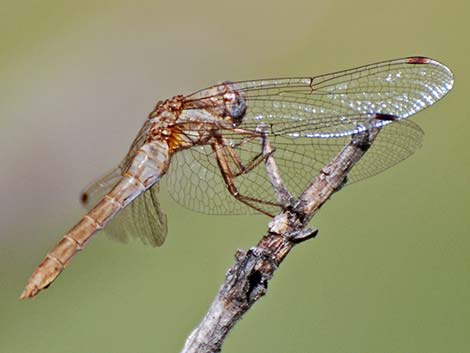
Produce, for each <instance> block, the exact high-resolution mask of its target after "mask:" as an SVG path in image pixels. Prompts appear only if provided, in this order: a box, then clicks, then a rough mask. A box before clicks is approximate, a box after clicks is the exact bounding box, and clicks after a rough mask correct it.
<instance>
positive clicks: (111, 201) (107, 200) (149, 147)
mask: <svg viewBox="0 0 470 353" xmlns="http://www.w3.org/2000/svg"><path fill="white" fill-rule="evenodd" d="M168 150H169V148H168V145H167V144H166V142H165V141H161V140H156V141H152V142H150V143H147V144H144V145H143V146H142V147H141V148H140V149H139V150H138V151H137V152H136V154H135V157H134V158H133V159H132V160H131V163H130V164H129V166H128V168H127V170H126V171H125V172H124V173H123V175H122V178H121V179H120V180H119V182H118V183H117V184H116V185H115V186H114V187H113V189H112V190H111V191H110V192H109V193H108V194H106V195H105V196H104V197H103V198H102V199H101V200H100V201H99V202H98V203H97V204H96V206H95V207H93V208H92V209H91V210H90V211H89V212H88V213H87V214H86V215H85V216H83V218H82V219H81V220H80V222H78V223H77V224H76V225H75V226H74V227H73V228H72V229H71V230H70V231H69V232H68V233H67V234H65V235H64V236H63V237H62V239H61V240H60V241H59V242H58V243H57V244H56V246H54V248H53V249H52V250H51V251H49V253H48V254H47V255H46V257H45V258H44V260H43V261H42V262H41V263H40V264H39V266H38V267H37V268H36V270H35V271H34V273H33V274H32V275H31V277H30V279H29V281H28V284H27V285H26V288H25V290H24V291H23V293H22V294H21V297H20V298H22V299H23V298H31V297H34V296H35V295H36V294H38V293H39V292H40V291H41V290H42V289H44V288H47V287H48V286H49V285H50V284H51V283H52V282H53V281H54V280H55V279H56V278H57V276H59V274H60V273H61V272H62V271H63V270H64V269H65V267H66V266H67V265H68V264H69V263H70V261H71V259H72V258H73V256H74V255H75V254H76V253H77V252H78V251H80V250H82V249H83V248H84V246H85V245H86V243H87V242H88V241H89V240H90V239H91V237H92V236H93V235H94V234H95V233H96V232H97V231H99V230H100V229H102V228H104V227H105V226H106V224H107V223H108V222H109V221H110V220H111V219H112V218H113V217H114V216H116V215H117V214H118V213H119V211H121V210H122V209H123V208H124V207H126V206H127V205H129V204H130V203H131V202H132V201H133V200H134V199H135V198H136V197H138V196H139V195H141V194H142V193H143V192H145V191H146V190H147V189H148V188H150V187H151V186H153V185H154V184H155V183H156V182H158V181H159V180H160V178H161V177H162V175H163V174H165V173H166V171H167V169H168V164H169V154H168Z"/></svg>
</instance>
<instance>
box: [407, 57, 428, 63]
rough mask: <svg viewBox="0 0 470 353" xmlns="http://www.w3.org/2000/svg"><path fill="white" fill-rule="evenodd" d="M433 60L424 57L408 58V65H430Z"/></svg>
mask: <svg viewBox="0 0 470 353" xmlns="http://www.w3.org/2000/svg"><path fill="white" fill-rule="evenodd" d="M430 61H431V59H429V58H426V57H424V56H413V57H411V58H408V64H429V62H430Z"/></svg>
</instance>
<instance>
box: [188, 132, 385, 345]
mask: <svg viewBox="0 0 470 353" xmlns="http://www.w3.org/2000/svg"><path fill="white" fill-rule="evenodd" d="M378 133H379V129H377V128H372V129H369V130H365V131H363V132H361V133H357V134H356V135H353V136H352V138H351V141H350V142H349V143H348V144H347V145H346V146H344V147H343V149H342V150H341V151H340V152H339V153H338V154H337V155H336V157H335V158H333V159H332V160H331V161H330V162H329V163H328V164H327V165H326V166H325V167H324V168H323V170H322V171H321V173H320V175H318V176H317V177H316V178H315V179H314V180H313V181H312V182H311V183H310V184H309V185H308V186H307V188H306V189H305V190H304V192H303V193H302V194H301V195H300V197H299V198H298V199H297V200H291V195H290V193H289V192H288V191H287V188H285V185H284V183H283V182H282V178H281V176H280V175H279V172H278V169H277V166H276V164H275V160H274V158H273V151H272V150H271V147H270V145H269V142H268V141H267V139H265V141H263V153H265V157H266V168H267V171H268V176H269V178H270V181H271V183H272V184H273V188H274V190H275V192H276V194H277V197H278V199H279V200H280V201H281V203H282V204H283V205H284V207H285V209H284V210H283V211H282V212H281V213H280V214H279V215H278V216H276V217H275V218H273V219H272V220H271V222H270V223H269V228H268V232H267V234H266V235H264V236H263V237H262V239H261V240H260V241H259V243H258V244H257V245H256V246H255V247H253V248H251V249H250V250H248V251H242V250H238V251H237V253H236V254H235V263H234V264H233V266H232V267H230V269H229V270H228V272H227V274H226V276H225V282H224V283H223V284H222V286H221V287H220V289H219V291H218V293H217V295H216V297H215V299H214V301H213V302H212V304H211V306H210V308H209V310H208V312H207V313H206V315H205V317H204V319H203V320H202V321H201V323H200V324H199V325H198V326H197V327H196V329H194V331H193V332H192V333H191V334H190V335H189V337H188V338H187V340H186V343H185V345H184V348H183V350H182V351H181V352H182V353H190V352H191V353H195V352H197V353H209V352H211V353H212V352H220V350H221V347H222V344H223V342H224V340H225V338H226V337H227V334H228V333H229V332H230V330H231V329H232V328H233V326H234V325H235V324H236V323H237V322H238V321H239V319H240V318H241V317H242V316H243V315H244V314H245V313H246V312H247V311H248V310H249V309H250V307H251V306H252V305H253V304H254V303H255V302H256V301H257V300H258V299H260V298H261V297H262V296H263V295H264V294H266V291H267V286H268V282H269V280H271V278H272V276H273V274H274V271H275V270H276V269H277V268H278V267H279V265H280V264H281V262H282V261H283V260H284V258H285V257H286V256H287V254H288V253H289V252H290V251H291V250H292V248H293V247H294V246H295V245H297V244H299V243H302V242H303V241H305V240H308V239H311V238H313V237H315V235H316V234H317V230H314V229H307V228H306V227H307V225H308V223H309V221H310V220H311V219H312V217H313V216H314V215H315V213H316V212H317V211H318V210H319V209H320V207H321V206H322V205H323V204H324V203H325V202H326V201H327V200H328V199H329V198H330V196H331V195H332V194H333V193H334V192H336V191H337V190H339V189H340V188H341V187H342V186H343V185H344V183H345V182H346V177H347V174H348V173H349V171H350V170H351V168H352V167H353V166H354V165H355V164H356V163H357V162H358V161H359V160H360V159H361V158H362V156H363V155H364V153H365V152H366V151H367V149H368V148H369V147H370V145H371V144H372V142H373V141H374V139H375V137H376V136H377V134H378ZM274 154H275V153H274ZM287 201H289V202H287Z"/></svg>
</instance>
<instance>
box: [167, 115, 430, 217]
mask: <svg viewBox="0 0 470 353" xmlns="http://www.w3.org/2000/svg"><path fill="white" fill-rule="evenodd" d="M423 135H424V133H423V131H422V129H421V128H420V127H419V126H418V125H417V124H416V123H414V122H413V121H411V120H403V121H399V122H394V123H393V124H389V125H387V126H385V127H383V128H382V130H381V131H380V133H379V134H378V136H377V138H376V139H375V141H374V143H373V144H372V147H371V148H370V149H369V150H368V151H367V153H366V154H365V155H364V157H363V158H362V159H361V161H360V162H359V163H358V164H356V166H355V167H354V168H353V169H352V170H351V172H350V173H349V175H348V180H347V184H346V185H349V184H351V183H354V182H357V181H360V180H363V179H365V178H368V177H371V176H373V175H376V174H378V173H380V172H382V171H384V170H386V169H388V168H390V167H391V166H393V165H395V164H397V163H399V162H400V161H402V160H404V159H406V158H408V157H409V156H411V155H412V154H413V153H414V152H415V151H416V150H417V149H418V148H419V147H420V146H421V144H422V139H423ZM224 137H225V141H226V143H227V146H230V148H233V149H234V150H235V151H236V153H237V155H238V156H239V157H240V159H241V161H242V162H243V163H244V164H245V165H246V164H247V163H248V161H249V160H251V159H252V158H254V157H255V156H256V155H257V154H259V153H260V152H261V141H260V140H259V139H255V140H249V139H247V138H246V137H244V136H240V135H236V134H233V133H227V134H224ZM268 138H269V141H270V143H271V145H272V146H273V148H274V149H275V151H274V159H275V161H276V164H277V165H278V167H279V170H280V174H281V176H282V178H283V180H284V182H285V183H286V185H287V187H288V189H289V191H291V193H293V194H294V196H298V195H299V194H300V193H301V192H302V191H303V190H304V188H305V187H306V186H307V184H308V183H309V182H310V181H311V180H312V178H313V177H314V176H315V175H318V173H319V172H320V171H321V169H322V168H323V167H324V166H325V165H326V164H327V163H328V162H329V161H330V160H331V159H332V158H333V157H334V156H335V155H336V154H337V153H338V152H339V151H340V150H341V149H342V148H343V147H344V145H345V144H346V143H348V141H349V140H350V137H349V136H343V137H337V138H328V139H316V138H296V139H292V138H289V137H286V136H282V135H271V136H269V137H268ZM232 169H233V170H236V168H235V166H232ZM234 181H235V184H236V186H237V189H238V191H239V192H240V193H241V194H243V195H248V196H252V197H256V198H259V199H262V200H264V201H268V202H276V198H275V195H274V192H273V189H272V186H271V184H270V183H269V179H268V177H267V175H266V168H265V165H264V163H260V164H259V165H258V166H257V167H256V168H254V169H253V170H251V171H250V172H249V173H246V174H243V175H240V176H238V177H236V178H235V180H234ZM166 185H167V187H168V189H169V191H170V192H169V194H170V195H171V197H172V198H173V199H174V200H175V201H176V202H178V203H179V204H181V205H182V206H184V207H186V208H188V209H191V210H194V211H197V212H201V213H207V214H229V215H234V214H257V212H256V211H255V210H254V209H252V208H250V207H248V206H246V205H245V204H243V203H241V202H239V201H237V200H236V199H235V198H234V197H233V196H232V195H230V194H229V192H228V191H227V189H226V186H225V183H224V180H223V178H222V176H221V173H220V170H219V167H218V165H217V161H216V159H215V156H214V154H213V151H212V150H211V148H210V147H207V146H198V147H195V148H192V149H190V150H186V151H182V152H180V153H177V154H176V155H175V156H174V157H173V159H172V162H171V164H170V170H169V172H168V175H167V178H166ZM257 206H260V207H261V208H262V209H263V210H264V211H266V212H268V213H271V214H273V213H276V212H278V211H279V209H278V208H277V207H274V206H269V205H264V206H263V205H258V204H257Z"/></svg>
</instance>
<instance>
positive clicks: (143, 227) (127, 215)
mask: <svg viewBox="0 0 470 353" xmlns="http://www.w3.org/2000/svg"><path fill="white" fill-rule="evenodd" d="M148 126H149V125H148V120H147V121H146V122H145V124H144V126H143V127H142V129H141V130H140V131H139V133H138V134H137V137H136V138H135V140H134V142H133V143H132V145H131V148H130V149H129V152H128V154H127V155H126V157H125V158H124V160H123V161H122V162H121V163H120V164H119V166H118V167H116V168H114V169H113V170H112V171H110V172H109V173H107V174H105V175H104V176H103V177H101V178H100V179H98V180H97V181H95V182H94V183H92V184H91V185H89V186H88V187H87V188H86V189H85V190H84V191H83V192H82V196H81V200H82V203H83V205H84V206H85V207H86V208H87V209H91V208H92V207H93V206H94V205H95V204H96V203H98V201H100V200H101V199H102V198H103V197H104V196H105V195H106V194H107V193H108V192H109V191H110V190H111V189H112V188H113V187H114V186H115V185H116V184H117V182H118V181H119V179H120V178H121V176H122V174H123V173H124V171H126V170H127V168H128V166H129V164H130V163H131V160H132V158H133V156H134V154H135V152H136V151H137V150H138V149H139V148H140V147H141V146H142V145H143V144H144V143H145V139H146V136H147V130H148ZM158 189H159V188H158V184H157V185H155V186H153V187H151V188H150V189H149V190H147V191H146V192H145V193H143V194H142V195H141V196H139V197H138V198H137V199H135V200H134V201H133V202H132V203H131V204H130V205H128V206H127V207H126V208H124V210H122V211H121V212H120V213H118V214H117V215H116V216H115V217H114V218H113V219H112V220H111V221H110V222H109V223H108V224H107V225H106V227H105V228H104V231H105V233H106V234H108V235H109V236H110V238H111V239H114V240H118V241H120V242H124V243H127V242H128V241H129V240H130V239H131V238H138V239H140V240H141V241H142V242H143V243H144V244H149V245H152V246H161V245H162V244H163V243H164V241H165V238H166V235H167V232H168V229H167V222H166V215H165V214H164V213H163V211H162V210H161V208H160V205H159V202H158V196H157V194H158Z"/></svg>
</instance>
